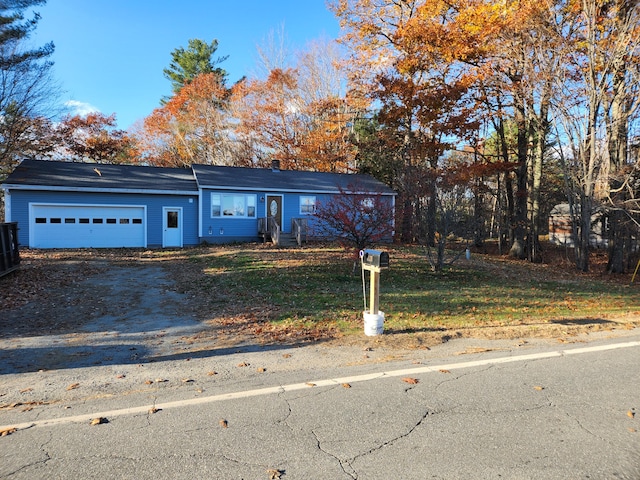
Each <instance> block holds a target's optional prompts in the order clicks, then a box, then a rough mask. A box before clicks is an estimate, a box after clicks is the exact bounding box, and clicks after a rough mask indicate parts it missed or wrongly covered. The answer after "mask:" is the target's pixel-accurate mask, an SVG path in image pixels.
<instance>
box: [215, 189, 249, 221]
mask: <svg viewBox="0 0 640 480" xmlns="http://www.w3.org/2000/svg"><path fill="white" fill-rule="evenodd" d="M211 216H212V217H220V216H222V217H238V218H255V216H256V196H255V195H239V194H235V195H221V194H218V193H212V194H211Z"/></svg>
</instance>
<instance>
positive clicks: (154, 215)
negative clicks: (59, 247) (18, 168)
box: [11, 190, 199, 247]
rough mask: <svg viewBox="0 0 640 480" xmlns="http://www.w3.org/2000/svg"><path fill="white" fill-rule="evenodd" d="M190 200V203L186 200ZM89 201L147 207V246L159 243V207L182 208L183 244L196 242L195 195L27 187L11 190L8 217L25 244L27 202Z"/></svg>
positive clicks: (61, 202) (196, 202)
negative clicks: (97, 191) (26, 188)
mask: <svg viewBox="0 0 640 480" xmlns="http://www.w3.org/2000/svg"><path fill="white" fill-rule="evenodd" d="M189 199H192V202H191V203H190V202H189ZM30 203H53V204H89V205H144V206H146V207H147V209H146V211H147V219H146V226H147V246H148V247H157V246H161V245H162V233H163V225H162V220H163V212H162V208H163V207H182V214H183V220H182V226H183V244H184V245H185V246H186V245H197V244H198V243H199V238H198V218H197V217H198V196H197V194H196V193H195V192H194V194H193V195H142V194H127V193H84V192H46V191H30V190H12V191H11V218H12V221H17V222H18V227H19V229H20V230H19V232H18V240H19V242H20V244H21V245H25V246H26V245H29V204H30Z"/></svg>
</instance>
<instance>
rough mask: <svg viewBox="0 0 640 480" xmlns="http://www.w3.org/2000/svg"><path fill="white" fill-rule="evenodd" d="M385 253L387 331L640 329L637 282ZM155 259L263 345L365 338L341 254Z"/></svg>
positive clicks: (258, 252)
mask: <svg viewBox="0 0 640 480" xmlns="http://www.w3.org/2000/svg"><path fill="white" fill-rule="evenodd" d="M383 248H384V249H385V250H388V251H389V253H390V258H391V268H390V269H388V270H383V272H382V274H381V288H380V309H381V310H382V311H384V312H385V324H384V329H385V333H388V334H397V335H400V334H403V335H405V336H407V335H408V336H411V337H414V339H419V337H420V336H421V335H425V334H429V333H434V332H435V333H438V332H449V334H454V335H460V334H461V333H460V331H461V330H475V334H478V330H482V329H485V330H487V332H489V330H491V331H492V333H486V334H485V335H489V336H491V335H497V336H503V335H505V334H506V335H509V333H508V332H507V331H505V329H509V328H517V329H518V332H519V333H518V334H517V335H516V336H521V335H522V334H523V333H524V334H525V335H529V336H536V335H541V336H549V335H562V334H571V332H572V330H581V331H584V328H588V329H592V330H599V329H606V328H613V327H619V326H621V325H623V326H627V327H628V328H631V327H632V326H634V325H638V324H639V323H640V302H639V301H638V298H639V295H638V289H639V285H637V284H633V285H629V283H628V280H627V282H625V281H624V279H622V278H621V277H617V278H616V277H611V276H606V277H605V276H603V275H597V274H591V275H586V274H581V273H579V272H577V271H575V270H573V269H572V267H571V266H567V265H564V266H560V267H558V266H550V265H534V264H531V263H527V262H524V261H515V260H509V259H508V258H507V257H496V256H490V255H477V254H474V255H473V256H472V259H471V260H466V259H464V258H462V259H460V260H459V261H457V262H456V263H454V264H453V265H451V266H449V267H447V268H446V269H445V270H444V271H443V272H438V273H435V272H433V271H432V270H431V268H430V266H429V264H428V262H427V260H426V259H425V257H424V255H423V254H422V250H421V249H420V248H418V247H399V246H384V247H383ZM150 256H151V258H164V260H169V264H172V265H177V263H176V262H177V261H178V259H182V260H183V262H182V265H181V266H180V268H179V269H178V270H177V271H175V272H174V277H175V278H176V280H177V282H178V288H179V290H181V291H183V292H189V293H190V294H191V295H192V296H194V297H198V298H201V299H204V301H205V302H206V305H205V311H206V312H207V314H208V317H209V318H210V319H212V320H211V321H214V322H216V323H217V324H220V323H222V324H227V325H229V326H233V325H235V326H236V327H237V326H238V325H242V326H244V327H245V330H246V331H245V332H244V333H252V334H255V335H258V336H260V337H262V338H263V340H264V341H269V340H272V341H281V340H285V339H286V338H291V337H295V338H297V339H299V340H300V339H303V338H304V339H307V340H313V339H321V338H324V339H327V338H336V337H349V336H353V334H356V333H357V334H361V332H362V310H363V308H364V302H363V292H362V278H361V276H360V272H359V271H358V272H357V274H356V275H354V274H353V261H354V259H353V256H352V254H351V253H349V252H347V251H345V250H343V249H341V248H338V247H331V246H309V247H307V248H302V249H278V248H273V247H268V246H264V245H238V246H216V247H206V248H198V249H192V250H186V251H157V252H151V254H150ZM170 259H171V260H170ZM185 265H188V267H187V268H185ZM358 270H359V269H358ZM365 284H366V285H367V288H368V280H365ZM213 319H215V320H213ZM489 327H491V328H489ZM499 331H502V333H499ZM267 339H268V340H267Z"/></svg>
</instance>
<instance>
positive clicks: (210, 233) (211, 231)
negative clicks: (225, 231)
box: [209, 225, 213, 235]
mask: <svg viewBox="0 0 640 480" xmlns="http://www.w3.org/2000/svg"><path fill="white" fill-rule="evenodd" d="M212 234H213V228H211V225H209V235H212Z"/></svg>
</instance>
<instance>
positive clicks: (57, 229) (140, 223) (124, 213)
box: [29, 204, 147, 248]
mask: <svg viewBox="0 0 640 480" xmlns="http://www.w3.org/2000/svg"><path fill="white" fill-rule="evenodd" d="M29 210H30V213H29V232H30V236H31V238H30V239H29V245H30V246H32V247H33V248H90V247H93V248H120V247H146V244H147V242H146V234H145V232H146V207H145V206H140V205H131V206H130V205H126V206H123V205H64V204H63V205H59V204H30V209H29Z"/></svg>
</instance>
